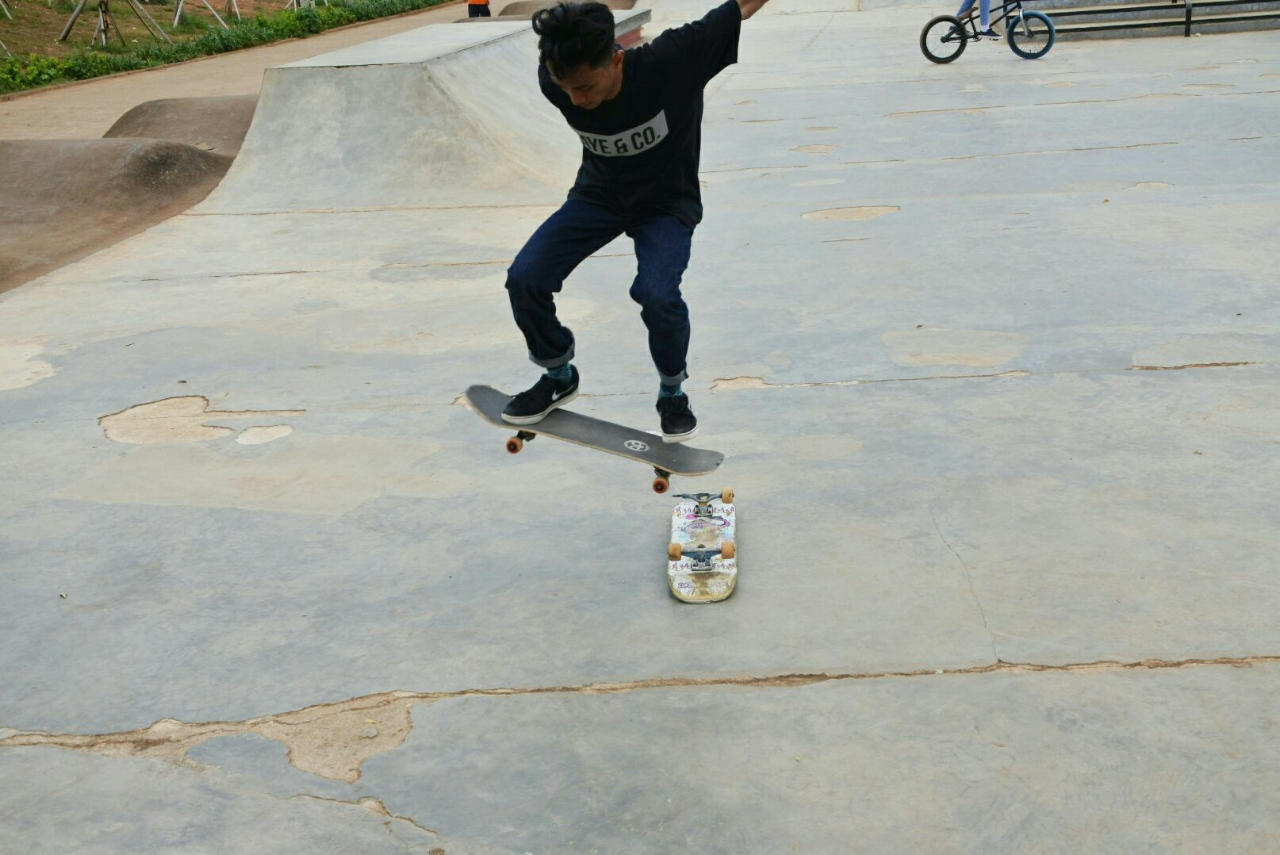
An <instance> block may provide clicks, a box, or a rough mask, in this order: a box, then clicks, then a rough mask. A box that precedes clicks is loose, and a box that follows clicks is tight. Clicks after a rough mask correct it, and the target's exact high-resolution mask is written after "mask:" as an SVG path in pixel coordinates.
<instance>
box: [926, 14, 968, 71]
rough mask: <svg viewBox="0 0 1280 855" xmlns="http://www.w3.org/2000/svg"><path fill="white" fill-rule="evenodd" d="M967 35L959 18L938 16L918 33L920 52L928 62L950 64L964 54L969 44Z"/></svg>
mask: <svg viewBox="0 0 1280 855" xmlns="http://www.w3.org/2000/svg"><path fill="white" fill-rule="evenodd" d="M968 35H969V34H968V33H967V32H965V29H964V24H962V23H960V19H959V18H957V17H955V16H954V15H939V16H938V17H936V18H934V19H933V20H932V21H930V22H929V23H927V24H925V25H924V29H923V30H921V31H920V52H921V53H923V54H924V55H925V57H927V58H928V60H929V61H930V62H936V63H939V64H941V63H944V62H951V61H953V60H955V59H956V58H957V57H959V56H960V54H962V53H964V49H965V46H966V45H968V44H969V38H968Z"/></svg>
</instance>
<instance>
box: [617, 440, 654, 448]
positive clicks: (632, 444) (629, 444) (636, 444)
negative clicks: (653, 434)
mask: <svg viewBox="0 0 1280 855" xmlns="http://www.w3.org/2000/svg"><path fill="white" fill-rule="evenodd" d="M623 445H625V446H626V448H627V451H648V450H649V444H648V443H647V442H641V441H640V440H638V439H629V440H627V441H626V442H624V443H623Z"/></svg>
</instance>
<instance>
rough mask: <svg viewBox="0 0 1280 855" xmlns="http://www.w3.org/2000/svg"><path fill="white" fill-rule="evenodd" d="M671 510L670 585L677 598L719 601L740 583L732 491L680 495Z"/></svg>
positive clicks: (725, 597) (703, 601)
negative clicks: (680, 500)
mask: <svg viewBox="0 0 1280 855" xmlns="http://www.w3.org/2000/svg"><path fill="white" fill-rule="evenodd" d="M677 498H680V499H684V501H683V502H681V503H680V504H678V505H676V508H675V510H674V511H672V512H671V543H670V544H669V545H668V546H667V585H668V586H669V587H670V588H671V593H672V594H673V595H674V596H675V598H676V599H677V600H683V601H684V602H686V603H717V602H719V601H720V600H724V599H728V597H729V595H730V594H732V593H733V589H734V587H736V586H737V584H738V552H737V548H736V544H735V543H734V537H735V532H736V529H737V525H736V522H737V521H736V518H735V517H736V514H735V512H734V507H733V491H732V490H724V491H723V492H721V493H720V494H719V495H716V494H715V493H695V494H684V493H682V494H679V495H678V496H677Z"/></svg>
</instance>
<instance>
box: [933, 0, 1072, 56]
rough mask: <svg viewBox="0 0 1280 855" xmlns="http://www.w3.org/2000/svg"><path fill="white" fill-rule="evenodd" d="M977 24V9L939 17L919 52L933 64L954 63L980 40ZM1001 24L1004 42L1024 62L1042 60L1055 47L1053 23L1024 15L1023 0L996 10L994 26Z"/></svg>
mask: <svg viewBox="0 0 1280 855" xmlns="http://www.w3.org/2000/svg"><path fill="white" fill-rule="evenodd" d="M992 5H993V6H994V4H992ZM978 21H979V18H978V9H977V7H976V6H975V7H974V8H972V9H970V10H969V11H968V12H965V13H964V15H962V16H961V17H959V18H957V17H956V16H955V15H939V16H938V17H936V18H934V19H933V20H932V21H930V22H929V23H927V24H925V25H924V29H923V30H921V31H920V51H921V52H922V53H923V54H924V55H925V56H926V57H927V58H928V59H929V60H930V61H931V62H937V63H946V62H953V61H954V60H956V59H958V58H959V57H960V54H962V53H964V49H965V48H966V47H968V46H969V42H970V41H977V40H978V38H979V35H978ZM1000 21H1007V23H1006V25H1005V27H1006V32H1005V40H1006V41H1008V42H1009V48H1010V50H1012V51H1013V52H1014V53H1016V54H1017V55H1018V56H1020V57H1022V58H1023V59H1039V58H1040V57H1042V56H1044V55H1045V54H1046V53H1048V52H1049V48H1051V47H1053V39H1054V29H1053V21H1051V20H1049V16H1048V15H1046V14H1044V13H1043V12H1032V11H1029V10H1028V11H1024V10H1023V8H1022V0H1003V2H1002V3H1001V5H1000V8H999V9H998V10H997V9H995V8H993V9H992V10H991V26H993V27H994V26H995V25H996V24H997V23H999V22H1000Z"/></svg>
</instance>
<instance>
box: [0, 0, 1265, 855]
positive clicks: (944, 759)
mask: <svg viewBox="0 0 1280 855" xmlns="http://www.w3.org/2000/svg"><path fill="white" fill-rule="evenodd" d="M698 7H701V8H705V5H703V4H697V3H693V2H685V0H667V2H666V3H664V4H662V5H660V6H659V8H658V9H657V10H655V12H654V19H655V20H654V23H652V24H650V25H648V26H649V29H650V31H653V30H656V29H657V28H659V27H660V26H661V25H662V24H664V23H670V22H673V21H676V20H679V19H680V18H681V17H682V16H686V17H687V16H688V14H689V12H690V10H692V9H694V8H698ZM851 8H852V7H851V5H850V4H849V3H847V2H845V0H811V2H807V3H801V2H800V0H775V2H774V3H773V4H772V5H771V6H770V7H769V8H768V10H767V11H766V12H765V13H762V14H761V15H760V16H759V17H758V18H756V19H754V20H752V21H751V22H749V23H748V24H747V25H746V26H745V28H744V36H743V44H742V49H741V63H740V64H739V65H737V66H734V67H733V68H731V69H730V70H728V71H727V72H726V73H724V74H723V75H721V76H720V77H719V78H718V79H717V80H716V81H715V83H714V84H713V85H712V87H711V88H710V89H709V90H708V105H707V118H706V126H705V131H704V152H703V164H702V165H703V172H704V175H703V178H704V180H705V182H706V189H705V194H704V195H705V200H706V203H707V210H708V216H707V220H706V222H705V223H704V224H703V225H702V226H701V227H700V229H699V231H698V234H697V238H696V241H695V249H694V260H693V263H692V265H691V267H690V270H689V272H688V275H687V277H686V289H685V290H686V295H687V297H688V299H689V301H690V303H691V306H692V311H693V318H694V321H693V323H694V344H693V352H692V354H691V361H692V374H693V379H692V380H691V381H690V383H689V384H687V388H688V389H689V390H690V392H691V394H692V397H693V402H694V405H695V408H696V410H697V412H698V414H699V416H700V418H701V420H702V423H703V433H702V436H701V437H700V438H699V440H698V441H697V443H695V444H698V445H701V446H704V447H709V448H715V449H718V450H721V451H723V452H725V453H726V454H727V455H728V458H727V460H726V462H725V464H724V466H723V467H722V468H721V470H720V471H719V472H718V473H717V474H716V475H714V476H710V477H708V478H702V479H696V480H694V479H684V480H680V479H677V484H676V486H677V487H678V488H685V489H689V488H693V489H707V488H714V489H718V488H719V487H721V486H733V487H734V488H735V490H736V492H737V495H738V509H739V525H740V538H739V566H740V568H741V579H740V582H739V587H738V591H737V593H736V594H735V595H734V596H733V598H732V599H730V600H728V601H726V602H724V603H721V604H718V605H715V606H706V607H694V606H687V605H683V604H680V603H678V602H676V601H674V600H673V599H671V598H670V597H669V596H668V594H667V593H666V586H665V558H664V555H665V544H666V536H667V517H668V515H669V513H670V505H671V502H672V500H671V499H669V498H664V497H659V496H656V495H654V494H652V493H650V492H648V480H649V479H648V474H647V473H646V472H645V470H644V469H643V468H642V467H639V466H636V465H634V464H631V463H629V462H627V461H624V460H621V459H616V458H613V457H609V456H605V455H600V454H597V453H593V452H591V451H589V450H586V449H581V448H577V447H573V446H568V445H564V444H558V443H554V442H549V441H544V442H540V443H535V444H533V445H531V446H530V447H529V448H527V449H526V450H525V452H524V453H522V454H521V455H520V456H519V457H515V458H512V457H509V456H508V455H506V453H505V452H504V451H503V449H502V441H503V439H504V435H503V434H502V433H501V432H500V431H495V430H493V429H491V428H489V427H486V426H484V425H483V424H482V423H481V422H480V420H479V419H477V418H476V417H475V416H474V415H473V414H471V413H470V412H468V411H467V410H466V408H465V407H464V406H461V405H459V403H458V400H457V399H458V396H459V395H460V393H461V391H462V390H463V389H464V388H465V387H466V386H467V385H468V384H470V383H472V382H491V383H494V384H495V385H498V386H500V387H502V388H506V389H515V388H517V387H520V386H521V385H523V384H526V383H528V382H529V381H530V380H532V379H533V376H534V370H535V369H533V368H532V366H530V365H529V364H528V363H527V362H525V361H524V359H525V358H524V354H523V352H522V347H521V341H520V339H519V336H518V334H517V333H516V331H515V329H514V326H513V325H512V324H511V321H510V318H509V316H508V309H507V306H506V299H505V295H504V293H503V289H502V285H503V279H504V269H505V266H506V265H507V264H508V263H509V262H510V260H511V258H512V256H513V254H514V253H515V252H516V251H517V250H518V248H519V246H520V245H521V243H522V241H523V240H524V239H525V238H526V237H527V236H528V234H529V233H530V232H531V231H532V229H533V228H534V227H535V226H536V225H537V223H538V222H539V221H540V220H541V219H542V218H543V217H545V216H546V215H547V214H548V213H549V212H550V211H551V210H553V209H554V206H555V205H556V203H557V201H558V199H559V198H561V197H562V195H563V190H564V180H565V178H564V176H565V173H566V171H568V172H571V160H572V157H573V152H574V149H573V146H574V145H575V142H574V140H573V138H572V136H570V135H567V133H566V132H564V131H563V129H562V128H559V126H558V125H557V123H556V120H555V116H554V115H552V114H550V113H549V111H548V108H547V107H546V105H545V104H542V103H540V102H538V100H537V98H536V96H535V94H534V93H533V92H532V83H531V76H532V75H531V73H530V74H529V75H527V76H526V75H525V74H523V73H521V69H523V68H527V67H529V65H528V60H529V58H530V57H532V55H533V53H532V51H533V46H532V43H531V39H530V38H529V37H528V36H527V34H521V33H515V32H513V33H511V34H508V33H504V32H499V30H493V31H492V33H493V35H494V36H495V37H496V40H495V41H494V42H493V44H492V45H489V46H487V47H484V48H475V49H473V50H469V51H464V52H463V53H462V54H457V55H449V54H447V53H446V52H441V51H440V46H441V45H442V44H444V43H445V42H448V41H450V40H453V41H455V42H456V40H457V39H459V38H461V36H459V35H458V30H457V29H456V28H455V29H452V30H451V31H449V32H445V30H442V29H441V28H435V27H431V28H426V29H424V30H420V31H415V32H411V33H406V34H402V35H401V36H398V37H396V38H395V39H393V40H390V41H388V42H382V43H373V44H369V45H366V46H364V47H361V48H353V49H351V52H349V53H344V54H340V55H337V56H330V57H316V58H313V59H312V60H309V61H307V62H303V63H300V64H297V65H294V66H293V67H291V68H287V69H281V70H279V71H276V72H271V73H270V74H269V75H268V78H267V82H266V87H265V88H264V91H263V96H262V100H261V102H260V107H259V113H258V116H257V117H256V119H255V123H254V127H253V129H251V131H250V134H249V137H248V138H247V139H246V143H245V147H244V148H243V149H242V151H241V154H240V156H239V158H238V159H237V161H236V162H235V164H233V166H232V168H231V171H230V172H229V173H228V175H227V177H226V178H225V179H224V181H223V183H222V185H221V186H220V187H219V188H218V189H217V190H215V191H214V193H213V194H212V195H211V196H210V198H209V199H208V200H206V201H205V202H204V203H202V204H201V205H199V206H197V207H196V208H195V209H193V210H192V211H190V212H188V213H186V214H184V215H181V216H179V217H176V218H174V219H172V220H170V221H168V222H166V223H164V224H162V225H160V226H157V227H155V228H153V229H151V230H150V231H148V232H147V233H145V234H143V235H139V236H137V237H135V238H132V239H130V240H128V241H126V242H125V243H123V244H120V245H118V246H116V247H113V248H111V249H108V250H105V251H103V252H100V253H98V254H96V255H94V256H91V257H90V258H88V259H86V260H84V261H83V262H80V263H77V264H75V265H72V266H70V267H67V268H64V269H62V270H59V271H57V272H55V273H52V274H50V275H47V276H45V277H43V278H42V279H40V280H37V281H35V282H32V283H29V284H27V285H25V286H23V287H20V288H18V289H16V290H14V291H12V292H10V293H8V294H6V295H4V296H2V297H0V390H3V391H0V443H2V447H3V448H4V449H5V452H6V453H5V454H4V455H3V456H2V457H0V482H2V483H4V484H5V485H6V487H7V489H5V490H4V491H3V493H2V494H0V562H2V563H0V573H2V574H3V576H2V578H3V588H4V591H5V593H6V596H4V597H3V598H0V624H2V625H3V626H4V627H5V630H4V644H3V645H0V673H4V674H5V676H6V680H5V681H4V688H3V689H2V690H0V725H4V726H5V727H4V729H0V850H2V851H23V852H68V851H85V852H134V851H181V852H220V853H221V852H246V853H248V852H252V853H261V852H280V853H289V852H299V851H323V852H353V851H358V852H384V851H385V852H394V851H415V852H428V853H432V852H434V853H439V852H446V853H450V855H452V853H508V852H514V853H525V852H533V853H551V852H602V853H603V852H607V853H628V852H637V853H640V852H645V853H647V852H697V853H704V852H726V853H729V852H732V853H741V852H767V853H773V852H802V853H813V852H822V853H825V852H847V851H860V852H898V851H909V852H914V851H929V852H1024V851H1029V852H1081V851H1102V852H1125V853H1129V852H1136V851H1155V852H1164V851H1183V852H1270V851H1276V850H1277V849H1278V848H1280V819H1277V817H1280V795H1278V794H1280V786H1278V785H1280V772H1278V771H1277V770H1280V747H1278V746H1280V740H1278V739H1277V736H1280V732H1278V731H1280V727H1278V724H1280V700H1278V698H1280V623H1277V621H1276V619H1275V615H1276V614H1277V609H1278V608H1280V567H1278V566H1277V559H1276V556H1277V554H1278V553H1280V506H1278V505H1277V503H1276V501H1275V492H1276V491H1275V485H1276V483H1277V477H1280V462H1277V456H1276V446H1277V444H1278V443H1280V333H1277V330H1278V329H1280V304H1278V303H1277V300H1276V287H1277V286H1276V282H1277V274H1278V273H1280V258H1278V256H1277V254H1276V252H1275V250H1274V246H1275V245H1276V240H1277V237H1278V236H1280V206H1278V204H1277V203H1278V201H1280V188H1278V187H1277V183H1276V176H1277V175H1280V168H1278V167H1280V147H1278V146H1277V139H1280V110H1278V109H1277V104H1278V101H1277V96H1278V95H1280V41H1277V39H1276V37H1275V36H1274V35H1273V34H1269V33H1258V34H1242V35H1232V36H1222V37H1204V38H1199V39H1144V40H1140V41H1135V42H1132V43H1116V42H1096V43H1085V44H1070V45H1065V44H1064V45H1059V46H1058V47H1055V48H1054V50H1053V51H1052V52H1051V53H1050V54H1049V56H1047V57H1046V58H1045V59H1042V60H1040V61H1037V62H1025V61H1021V60H1018V59H1017V58H1016V57H1014V56H1013V54H1012V53H1011V52H1010V51H1009V50H1008V49H1007V48H1006V47H1004V46H1002V45H996V44H980V45H977V46H974V47H972V48H971V49H970V50H969V51H968V52H966V54H965V55H964V56H963V57H962V58H961V60H960V61H958V62H957V63H955V64H953V65H949V66H934V65H930V64H929V63H927V62H926V61H925V60H924V59H923V58H922V57H921V56H920V54H919V52H918V50H917V47H916V37H917V34H918V31H919V27H920V25H921V24H922V23H923V21H924V19H926V18H927V17H928V11H927V10H920V9H915V10H896V11H894V10H890V11H877V12H853V11H850V9H851ZM483 26H493V27H499V28H502V27H505V26H506V25H501V24H494V25H483ZM452 46H453V47H457V46H458V45H457V44H453V45H452ZM140 77H145V76H140ZM289 105H295V106H294V107H293V108H290V107H289ZM428 107H430V108H431V109H427V108H428ZM379 117H381V119H379ZM504 123H506V124H505V125H504ZM500 128H504V129H505V132H504V133H501V134H499V133H497V130H498V129H500ZM449 139H452V140H454V141H455V143H456V145H454V146H453V147H452V148H450V147H449V146H447V145H445V144H443V143H442V142H441V140H449ZM561 145H563V146H565V147H566V148H561V147H560V146H561ZM442 152H447V154H446V155H445V156H444V159H443V160H441V156H442V154H441V153H442ZM540 152H541V155H542V157H541V159H538V158H534V159H533V160H531V159H530V158H531V157H533V155H536V154H539V153H540ZM540 167H543V168H540ZM633 266H634V257H633V256H632V255H631V247H630V245H629V244H628V243H627V242H625V241H621V242H618V243H616V244H614V245H611V246H610V247H607V248H606V249H605V250H603V251H602V252H601V253H600V254H598V255H597V256H596V257H595V258H593V259H591V260H589V261H588V262H587V263H585V264H584V265H583V266H582V267H581V268H580V269H579V270H578V271H577V272H576V273H575V274H574V276H573V277H571V279H570V280H569V282H568V284H567V285H566V290H565V293H564V295H563V296H562V298H561V299H560V303H559V304H560V306H561V309H562V312H563V314H564V316H565V317H566V318H567V319H568V320H569V322H570V323H571V324H572V326H573V327H574V329H575V331H576V333H577V335H578V340H579V360H578V364H579V366H580V367H581V368H582V370H583V377H584V391H585V392H587V393H588V395H584V397H583V398H582V399H581V400H580V402H579V404H578V405H577V406H579V407H580V408H581V409H582V410H584V411H586V412H590V413H592V414H594V415H598V416H602V417H606V418H610V419H614V420H618V421H623V422H626V423H630V424H635V425H640V426H643V427H654V426H655V418H654V415H653V412H652V406H653V400H652V398H653V394H654V391H655V390H654V386H655V379H654V376H653V372H652V368H651V367H650V366H649V364H648V357H647V353H646V349H645V342H644V335H643V328H642V326H641V324H640V322H639V318H638V317H637V311H636V309H635V307H634V306H633V305H632V304H630V303H629V301H628V300H627V298H626V288H627V285H628V282H629V279H630V276H631V273H632V269H633Z"/></svg>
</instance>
